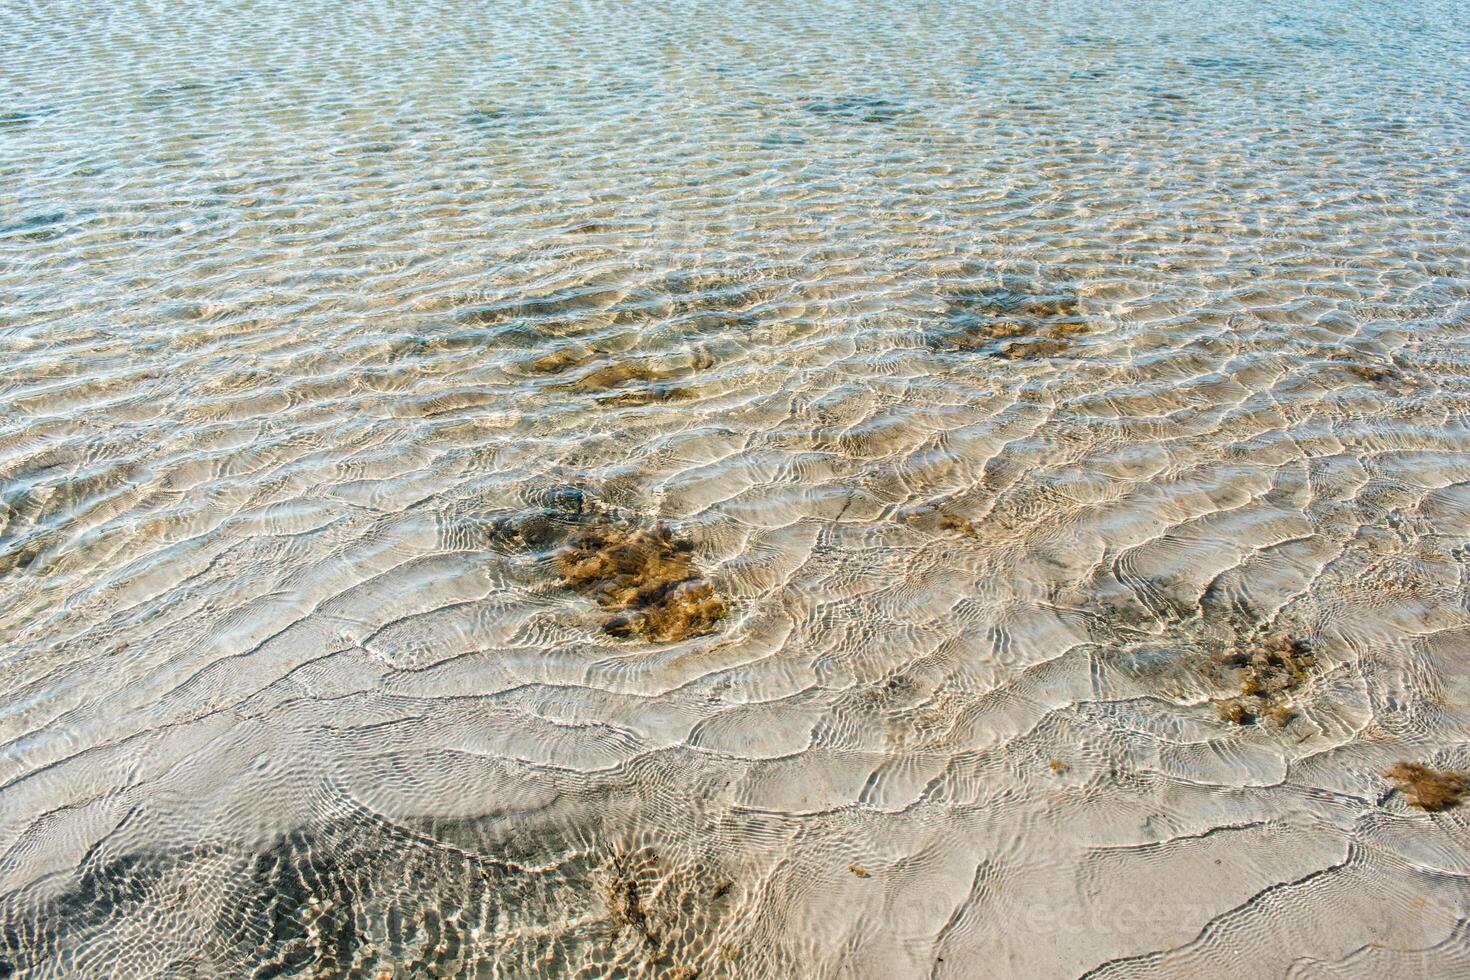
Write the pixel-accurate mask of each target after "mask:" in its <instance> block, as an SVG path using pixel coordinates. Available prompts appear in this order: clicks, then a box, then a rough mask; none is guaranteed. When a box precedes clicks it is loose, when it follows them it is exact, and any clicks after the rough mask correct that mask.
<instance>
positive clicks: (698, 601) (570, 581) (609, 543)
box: [556, 524, 729, 642]
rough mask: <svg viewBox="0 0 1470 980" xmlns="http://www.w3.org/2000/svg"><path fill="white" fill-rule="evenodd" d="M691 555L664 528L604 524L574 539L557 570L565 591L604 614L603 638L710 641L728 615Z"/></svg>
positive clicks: (558, 558) (687, 547) (558, 561)
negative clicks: (577, 594)
mask: <svg viewBox="0 0 1470 980" xmlns="http://www.w3.org/2000/svg"><path fill="white" fill-rule="evenodd" d="M691 552H692V546H691V545H690V544H689V542H688V541H685V540H681V539H679V538H677V537H675V535H674V533H673V531H672V530H670V529H669V528H667V527H665V526H663V525H658V526H655V527H653V528H630V527H626V526H623V525H619V524H604V525H600V526H596V527H589V528H586V529H584V530H582V531H581V532H580V533H578V534H577V535H576V536H575V537H574V538H573V539H572V540H571V542H569V543H568V545H567V546H566V547H565V548H564V549H562V550H561V551H560V552H559V553H558V554H557V555H556V567H557V570H558V571H559V572H560V573H561V576H562V582H563V584H565V585H566V586H567V587H568V588H570V589H574V590H576V591H578V592H580V593H582V594H583V595H587V596H590V597H592V598H593V599H596V600H597V602H598V604H599V605H601V606H602V607H603V608H605V609H607V610H608V611H609V615H608V616H607V618H606V619H604V620H603V624H602V628H603V629H605V630H606V631H607V632H609V633H611V634H612V635H614V636H641V637H643V638H645V639H648V640H653V641H655V642H667V641H671V640H682V639H685V638H687V637H691V636H701V635H703V634H705V633H710V632H712V631H713V630H714V629H715V625H716V624H717V623H718V622H719V621H720V620H722V619H724V618H725V616H726V614H727V613H728V612H729V605H728V603H726V601H725V600H724V598H722V597H721V596H720V595H719V594H718V593H716V591H715V587H714V584H713V583H711V582H710V581H709V580H708V579H707V578H705V577H703V576H702V575H700V574H699V571H698V569H696V567H695V565H694V560H693V557H692V555H691Z"/></svg>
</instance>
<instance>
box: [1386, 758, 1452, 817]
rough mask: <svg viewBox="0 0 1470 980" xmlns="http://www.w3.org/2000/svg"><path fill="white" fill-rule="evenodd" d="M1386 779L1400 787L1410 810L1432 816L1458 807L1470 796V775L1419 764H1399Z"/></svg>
mask: <svg viewBox="0 0 1470 980" xmlns="http://www.w3.org/2000/svg"><path fill="white" fill-rule="evenodd" d="M1383 775H1384V776H1385V777H1386V778H1388V779H1391V780H1393V781H1394V783H1395V784H1397V785H1398V789H1399V792H1400V793H1402V794H1404V799H1405V800H1407V801H1408V802H1409V805H1410V806H1415V807H1418V808H1419V809H1421V810H1428V811H1430V812H1431V813H1434V812H1438V811H1440V810H1448V809H1450V808H1451V807H1455V806H1459V805H1460V800H1461V798H1462V797H1464V795H1465V794H1466V793H1467V792H1470V774H1466V773H1463V772H1453V771H1450V770H1437V769H1431V768H1429V767H1428V766H1426V765H1424V764H1423V763H1420V762H1396V763H1394V764H1393V765H1391V766H1389V767H1388V768H1387V769H1385V770H1383Z"/></svg>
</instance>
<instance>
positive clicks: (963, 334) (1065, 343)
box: [930, 288, 1090, 361]
mask: <svg viewBox="0 0 1470 980" xmlns="http://www.w3.org/2000/svg"><path fill="white" fill-rule="evenodd" d="M945 319H946V321H948V322H947V326H945V327H944V328H941V329H940V330H939V331H937V332H936V333H935V334H933V335H931V338H930V343H931V346H940V347H948V348H951V349H956V350H973V351H978V352H980V353H984V354H989V355H991V356H993V357H1001V358H1005V359H1006V360H1011V361H1014V360H1020V359H1030V358H1041V357H1055V356H1057V355H1059V354H1064V353H1066V352H1067V351H1068V350H1069V349H1070V348H1071V346H1072V342H1073V340H1074V339H1075V338H1076V337H1079V336H1081V335H1083V334H1086V333H1088V332H1089V330H1090V327H1089V325H1088V322H1087V320H1086V318H1084V317H1083V315H1082V311H1081V305H1080V303H1079V302H1078V300H1077V296H1076V294H1075V293H1072V292H1069V291H1055V290H1054V291H1050V292H1039V291H1037V292H1033V291H1029V290H1015V289H1005V288H998V289H982V290H974V291H966V292H962V293H957V294H955V295H953V296H951V297H950V299H949V304H948V306H947V308H946V310H945Z"/></svg>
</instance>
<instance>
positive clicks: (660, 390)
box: [563, 361, 691, 405]
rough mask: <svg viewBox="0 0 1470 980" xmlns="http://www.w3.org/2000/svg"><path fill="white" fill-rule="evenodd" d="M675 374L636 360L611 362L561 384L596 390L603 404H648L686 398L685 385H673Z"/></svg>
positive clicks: (574, 388)
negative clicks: (574, 379)
mask: <svg viewBox="0 0 1470 980" xmlns="http://www.w3.org/2000/svg"><path fill="white" fill-rule="evenodd" d="M676 377H677V375H676V374H674V373H673V372H671V371H661V370H658V369H655V368H652V367H649V366H648V365H647V364H640V363H638V362H636V361H613V362H611V363H609V364H604V365H603V366H602V367H599V368H594V369H593V370H592V371H589V372H588V373H586V374H584V375H583V376H582V377H580V378H578V379H577V380H576V381H572V382H570V383H568V384H566V385H564V386H563V387H566V388H569V389H571V390H572V391H582V392H598V393H604V394H601V395H600V397H599V398H598V401H599V402H601V403H602V404H604V405H650V404H653V403H654V402H667V401H673V400H675V399H679V398H688V397H689V396H690V394H691V392H690V391H689V389H688V388H685V387H683V386H681V385H676V384H673V383H672V382H673V380H674V379H675V378H676Z"/></svg>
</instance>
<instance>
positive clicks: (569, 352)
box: [526, 345, 596, 374]
mask: <svg viewBox="0 0 1470 980" xmlns="http://www.w3.org/2000/svg"><path fill="white" fill-rule="evenodd" d="M595 356H596V355H595V354H594V353H593V351H592V350H591V348H588V347H583V346H580V345H576V346H572V347H558V348H557V349H556V350H554V351H550V352H549V353H546V354H542V355H540V356H539V357H534V358H532V359H531V360H530V361H529V362H528V363H527V364H526V366H527V367H528V368H530V369H531V370H532V371H535V372H536V373H537V374H560V373H562V372H563V371H566V370H568V369H570V368H574V367H581V366H582V365H583V364H586V363H587V362H588V361H590V360H591V359H592V358H593V357H595Z"/></svg>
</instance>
